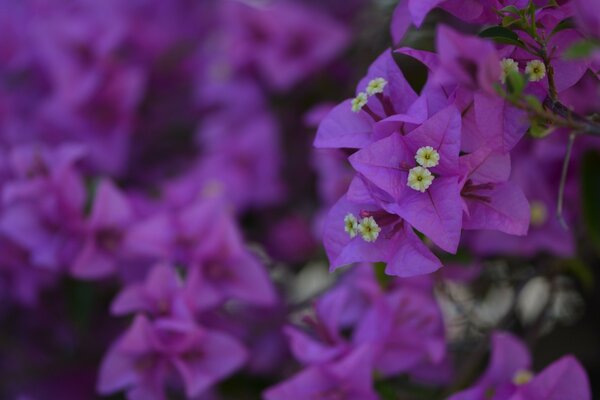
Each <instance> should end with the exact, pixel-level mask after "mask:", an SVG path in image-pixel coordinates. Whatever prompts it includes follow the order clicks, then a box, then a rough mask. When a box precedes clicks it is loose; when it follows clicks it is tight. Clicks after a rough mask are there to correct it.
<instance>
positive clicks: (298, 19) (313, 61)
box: [222, 1, 348, 90]
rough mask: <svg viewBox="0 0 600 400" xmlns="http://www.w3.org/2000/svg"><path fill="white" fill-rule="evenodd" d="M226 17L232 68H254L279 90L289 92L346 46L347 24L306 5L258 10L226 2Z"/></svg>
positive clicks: (284, 5) (289, 5) (293, 4)
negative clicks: (342, 23) (287, 90)
mask: <svg viewBox="0 0 600 400" xmlns="http://www.w3.org/2000/svg"><path fill="white" fill-rule="evenodd" d="M222 15H223V16H224V24H223V25H224V28H225V37H226V45H227V48H228V51H229V55H230V58H231V62H232V64H233V66H234V67H235V68H239V69H245V68H256V69H257V71H258V72H259V74H260V75H261V78H262V79H263V80H264V82H265V83H266V84H267V85H268V86H270V87H272V88H274V89H276V90H286V89H289V88H291V87H292V86H293V85H295V84H297V83H298V82H299V81H300V80H302V79H304V78H305V77H306V76H307V75H309V74H311V73H313V72H314V71H315V70H317V69H318V68H322V67H324V66H325V65H326V64H327V63H328V62H330V61H331V60H332V59H333V58H334V57H335V56H336V55H337V54H338V53H339V52H340V51H341V50H342V49H343V48H344V47H345V46H346V44H347V42H348V32H347V31H346V28H345V27H344V26H342V25H341V24H340V23H338V22H336V21H335V20H333V19H331V18H330V17H329V16H327V15H324V14H323V13H321V12H319V11H317V10H316V9H313V8H311V7H309V6H306V5H305V4H300V3H293V2H280V3H274V4H272V5H270V6H269V7H265V8H264V9H258V8H253V7H250V6H248V5H245V4H241V3H239V2H234V1H228V2H225V3H224V7H223V10H222Z"/></svg>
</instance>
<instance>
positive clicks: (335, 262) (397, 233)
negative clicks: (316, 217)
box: [323, 197, 441, 276]
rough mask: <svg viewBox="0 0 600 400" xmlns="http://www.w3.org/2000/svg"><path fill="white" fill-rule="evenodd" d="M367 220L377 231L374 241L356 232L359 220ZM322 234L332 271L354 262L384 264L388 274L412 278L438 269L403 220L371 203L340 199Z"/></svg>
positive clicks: (330, 214)
mask: <svg viewBox="0 0 600 400" xmlns="http://www.w3.org/2000/svg"><path fill="white" fill-rule="evenodd" d="M349 215H350V216H354V218H355V219H356V228H355V229H356V231H354V230H353V228H352V227H351V226H350V227H349V226H348V224H347V220H348V216H349ZM367 218H368V219H369V220H368V221H369V224H370V225H375V226H376V227H377V229H379V232H378V234H377V237H376V238H375V240H371V238H372V235H369V234H363V233H360V232H358V224H359V220H360V221H362V220H363V219H367ZM323 235H324V237H323V242H324V245H325V250H326V252H327V256H328V257H329V260H330V263H331V269H335V268H338V267H341V266H343V265H347V264H351V263H355V262H385V263H387V265H386V273H388V274H389V275H397V276H412V275H419V274H425V273H429V272H433V271H435V270H437V269H438V268H440V267H441V263H440V261H439V260H438V259H437V257H435V256H434V255H433V253H432V252H431V250H429V249H428V248H427V246H425V244H424V243H423V242H422V241H421V239H419V237H418V236H417V234H416V233H415V232H414V231H413V229H412V227H411V226H410V225H409V224H408V223H407V222H406V221H404V220H403V219H402V218H400V217H399V216H397V215H395V214H392V213H389V212H387V211H385V210H384V209H383V208H382V207H381V206H378V205H377V204H375V203H374V202H370V203H369V202H367V203H354V202H351V201H349V200H348V198H347V197H342V198H341V199H340V200H339V201H338V202H337V203H336V204H335V205H334V206H333V207H332V208H331V211H330V212H329V215H328V216H327V220H326V222H325V227H324V234H323ZM367 239H369V240H367Z"/></svg>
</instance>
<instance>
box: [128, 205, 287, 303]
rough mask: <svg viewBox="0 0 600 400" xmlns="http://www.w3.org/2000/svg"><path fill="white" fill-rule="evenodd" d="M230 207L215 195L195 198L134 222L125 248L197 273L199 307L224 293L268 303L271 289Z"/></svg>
mask: <svg viewBox="0 0 600 400" xmlns="http://www.w3.org/2000/svg"><path fill="white" fill-rule="evenodd" d="M233 217H234V216H233V215H232V213H231V211H230V210H228V209H227V206H226V205H225V204H222V203H220V202H218V201H217V200H205V201H196V203H193V204H191V205H188V206H186V207H183V208H181V209H179V210H176V211H174V212H172V213H165V212H161V213H158V214H157V215H154V216H151V217H149V218H148V219H146V220H144V221H141V222H140V223H138V224H136V225H135V226H133V227H132V228H131V229H130V230H129V232H128V234H127V238H126V248H127V249H128V251H129V252H131V254H133V255H136V256H138V257H148V258H153V259H156V260H169V261H170V262H171V263H173V264H175V265H183V266H186V267H187V268H188V270H190V271H192V270H194V269H197V270H198V271H197V273H198V276H199V280H198V285H199V286H198V287H197V290H198V292H199V293H202V296H198V301H199V302H201V303H202V304H201V305H199V307H209V306H213V305H215V304H217V303H219V302H221V301H223V300H225V299H228V298H231V297H233V298H237V299H240V300H244V301H247V302H250V303H254V304H257V305H271V304H273V303H274V302H275V300H276V295H275V290H274V288H273V286H272V284H271V282H270V281H269V277H268V275H267V273H266V271H265V269H264V266H263V265H261V263H260V262H259V260H258V259H257V257H256V256H255V255H254V254H252V253H251V252H250V251H249V250H248V249H247V248H246V246H245V244H244V243H243V240H242V237H241V234H240V232H239V228H238V226H237V224H236V222H235V220H234V218H233Z"/></svg>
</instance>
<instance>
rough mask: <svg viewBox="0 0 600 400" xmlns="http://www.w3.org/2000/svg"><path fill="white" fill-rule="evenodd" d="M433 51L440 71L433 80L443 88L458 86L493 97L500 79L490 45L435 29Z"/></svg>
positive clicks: (492, 47)
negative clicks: (437, 59) (436, 56)
mask: <svg viewBox="0 0 600 400" xmlns="http://www.w3.org/2000/svg"><path fill="white" fill-rule="evenodd" d="M436 48H437V51H438V54H439V69H438V70H437V71H436V75H435V76H436V78H435V79H437V81H438V82H440V83H442V84H450V83H458V84H460V85H462V86H463V87H465V88H468V89H471V90H476V89H482V90H484V91H485V92H488V93H491V94H494V93H495V92H494V88H493V85H494V83H496V82H498V79H499V77H500V73H501V69H500V58H499V56H498V53H497V52H496V49H495V48H494V45H493V43H492V42H490V41H487V40H484V39H480V38H477V37H474V36H467V35H463V34H460V33H458V32H456V31H454V30H452V29H450V28H448V27H446V26H443V25H442V26H440V27H438V29H437V35H436Z"/></svg>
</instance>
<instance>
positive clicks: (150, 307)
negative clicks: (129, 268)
mask: <svg viewBox="0 0 600 400" xmlns="http://www.w3.org/2000/svg"><path fill="white" fill-rule="evenodd" d="M193 274H194V271H192V272H191V273H190V274H189V275H190V276H188V277H187V278H186V280H185V282H184V281H183V279H182V278H181V277H180V276H179V275H178V272H177V270H176V269H175V268H174V267H173V266H171V265H167V264H157V265H155V266H154V267H153V268H152V269H151V270H150V271H149V273H148V276H147V277H146V280H145V282H143V283H133V284H130V285H129V286H127V287H125V289H123V291H121V293H119V295H118V296H117V297H116V298H115V300H114V301H113V303H112V306H111V313H112V314H114V315H125V314H130V313H135V312H145V313H147V314H150V315H152V316H154V317H161V316H177V317H180V318H185V317H188V318H191V314H192V313H193V311H194V310H193V308H192V306H193V297H192V296H194V295H195V293H194V291H195V290H196V288H195V285H194V284H195V283H196V279H197V277H195V276H193Z"/></svg>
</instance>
